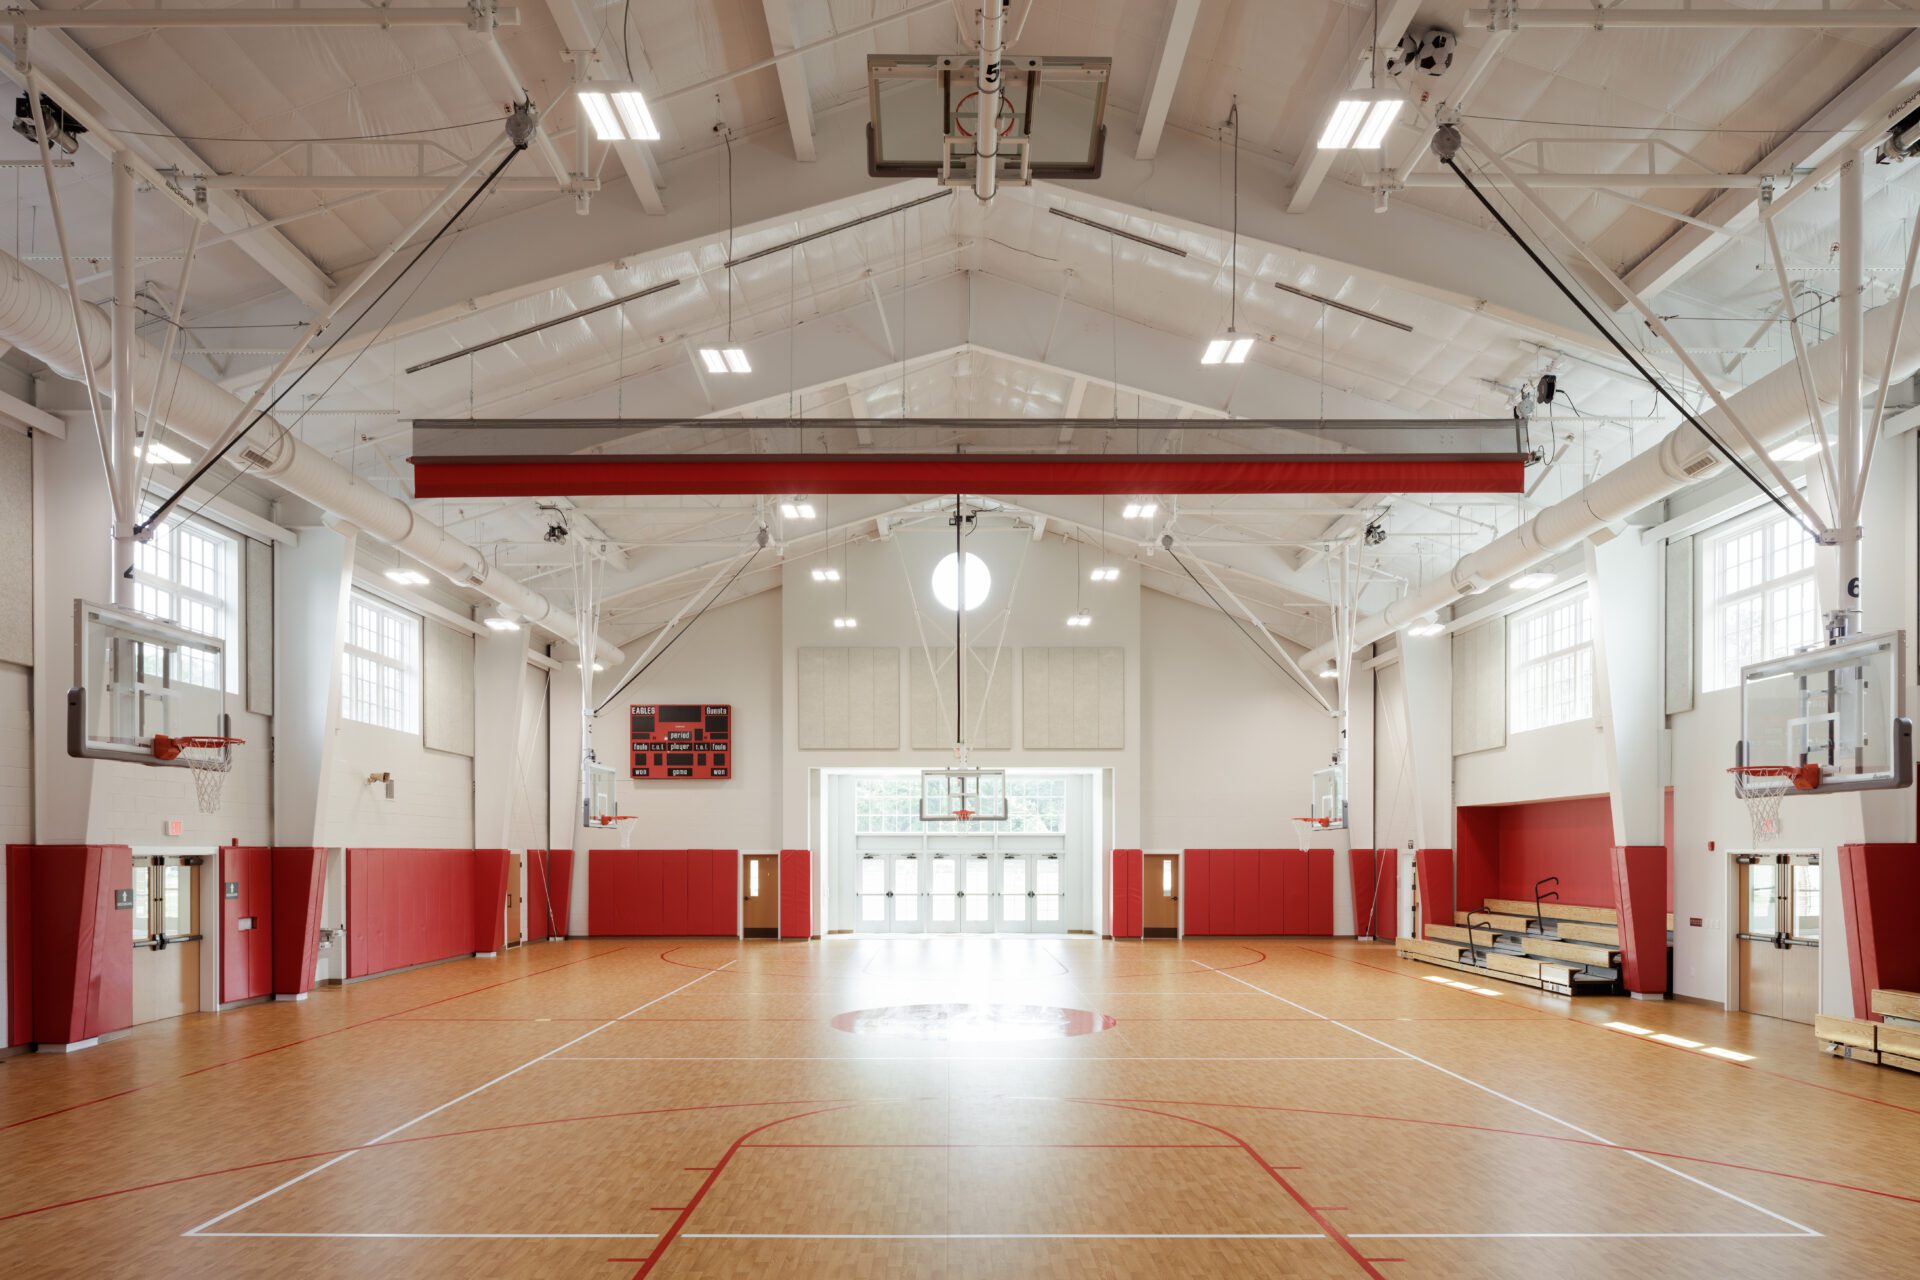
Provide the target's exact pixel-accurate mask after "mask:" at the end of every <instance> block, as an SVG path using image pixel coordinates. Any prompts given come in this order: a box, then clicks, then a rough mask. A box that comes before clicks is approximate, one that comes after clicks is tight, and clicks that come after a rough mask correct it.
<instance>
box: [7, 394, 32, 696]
mask: <svg viewBox="0 0 1920 1280" xmlns="http://www.w3.org/2000/svg"><path fill="white" fill-rule="evenodd" d="M0 546H4V547H6V549H7V554H6V555H5V556H4V557H0V661H5V662H17V663H19V664H20V665H21V666H23V667H30V666H32V665H33V566H34V563H35V561H34V557H33V441H32V440H30V439H28V438H27V437H26V436H23V435H21V434H20V433H19V432H17V431H12V430H9V429H7V428H5V427H0Z"/></svg>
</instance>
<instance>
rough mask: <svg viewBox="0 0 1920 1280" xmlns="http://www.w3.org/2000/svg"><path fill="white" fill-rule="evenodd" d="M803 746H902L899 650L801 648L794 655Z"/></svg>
mask: <svg viewBox="0 0 1920 1280" xmlns="http://www.w3.org/2000/svg"><path fill="white" fill-rule="evenodd" d="M794 661H795V680H796V690H795V692H796V695H797V702H798V713H799V720H800V723H799V726H798V727H799V736H800V749H801V750H802V751H898V750H899V749H900V650H899V649H897V648H841V647H836V648H811V647H809V648H803V649H801V650H799V651H798V652H797V653H796V654H795V655H794Z"/></svg>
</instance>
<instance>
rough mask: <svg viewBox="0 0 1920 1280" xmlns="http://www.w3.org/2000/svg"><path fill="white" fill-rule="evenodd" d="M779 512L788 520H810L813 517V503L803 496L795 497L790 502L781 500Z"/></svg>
mask: <svg viewBox="0 0 1920 1280" xmlns="http://www.w3.org/2000/svg"><path fill="white" fill-rule="evenodd" d="M780 514H781V516H782V517H783V518H785V519H788V520H811V519H813V504H812V503H811V502H808V501H806V500H805V499H803V498H795V499H794V500H792V501H791V502H783V503H781V504H780Z"/></svg>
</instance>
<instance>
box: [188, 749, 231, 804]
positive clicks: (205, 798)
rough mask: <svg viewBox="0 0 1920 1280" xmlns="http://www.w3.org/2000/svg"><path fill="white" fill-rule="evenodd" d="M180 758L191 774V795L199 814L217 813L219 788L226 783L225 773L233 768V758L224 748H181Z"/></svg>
mask: <svg viewBox="0 0 1920 1280" xmlns="http://www.w3.org/2000/svg"><path fill="white" fill-rule="evenodd" d="M180 758H181V759H182V760H185V761H186V762H187V768H188V769H189V770H190V771H191V772H192V773H193V794H194V799H195V800H196V801H198V802H199V805H200V812H202V813H218V812H219V811H220V788H221V787H222V786H223V785H224V784H225V783H226V780H227V772H228V771H229V770H230V769H232V768H233V757H232V756H231V755H229V754H228V752H227V750H226V748H225V747H183V748H182V749H181V751H180Z"/></svg>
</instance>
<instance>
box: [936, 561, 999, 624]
mask: <svg viewBox="0 0 1920 1280" xmlns="http://www.w3.org/2000/svg"><path fill="white" fill-rule="evenodd" d="M966 571H967V572H966V577H967V598H966V601H965V604H966V608H965V610H964V612H967V613H972V612H973V611H974V610H975V609H978V608H979V607H980V606H981V605H983V604H985V603H986V602H987V593H988V592H989V591H991V590H993V573H992V571H991V570H989V569H988V568H987V562H986V561H985V560H982V559H981V558H980V557H979V556H977V555H975V554H973V552H971V551H969V552H967V561H966ZM932 586H933V598H934V599H935V600H937V601H939V602H940V607H941V608H942V609H951V610H958V609H960V606H961V603H962V602H961V599H960V557H959V555H958V554H957V553H955V552H952V551H949V552H947V554H946V555H945V556H943V557H942V558H941V560H940V563H939V564H936V565H935V566H933V582H932Z"/></svg>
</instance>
